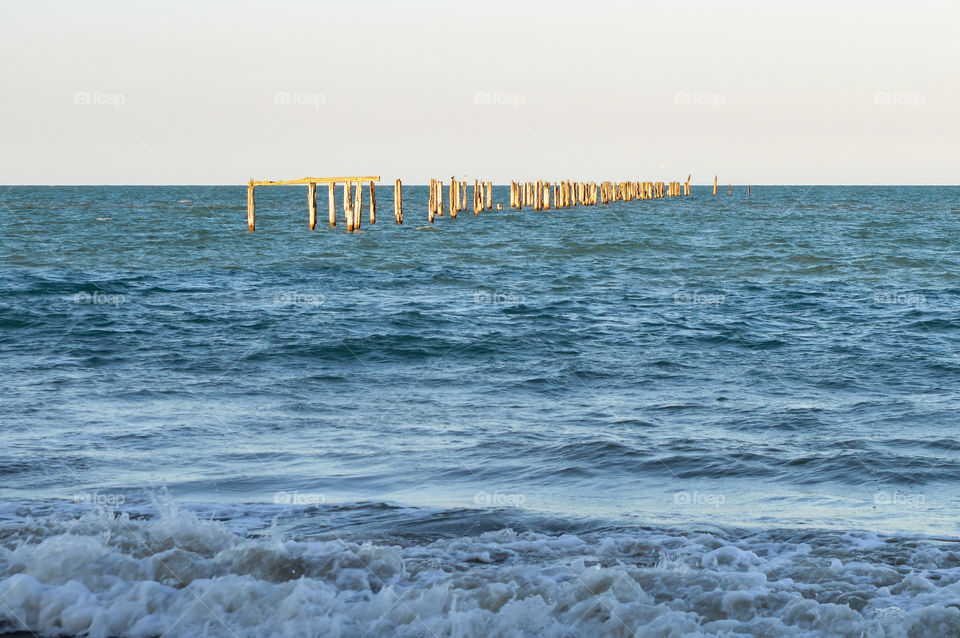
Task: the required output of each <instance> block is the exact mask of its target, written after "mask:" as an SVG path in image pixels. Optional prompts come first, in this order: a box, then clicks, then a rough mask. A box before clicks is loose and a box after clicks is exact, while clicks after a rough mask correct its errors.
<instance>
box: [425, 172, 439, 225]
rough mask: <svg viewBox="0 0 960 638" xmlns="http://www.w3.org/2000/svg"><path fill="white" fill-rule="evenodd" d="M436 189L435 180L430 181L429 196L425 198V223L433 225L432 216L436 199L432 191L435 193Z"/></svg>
mask: <svg viewBox="0 0 960 638" xmlns="http://www.w3.org/2000/svg"><path fill="white" fill-rule="evenodd" d="M436 188H437V180H435V179H431V180H430V194H429V195H428V196H427V221H428V222H430V223H431V224H432V223H433V214H434V210H435V207H434V201H435V200H434V198H435V197H436V195H435V194H434V191H436Z"/></svg>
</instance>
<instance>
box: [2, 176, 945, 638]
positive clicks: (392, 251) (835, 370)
mask: <svg viewBox="0 0 960 638" xmlns="http://www.w3.org/2000/svg"><path fill="white" fill-rule="evenodd" d="M377 195H378V197H377V200H378V210H377V219H376V223H375V224H370V223H369V222H368V218H367V212H366V211H367V203H366V202H364V218H363V224H362V226H361V229H360V230H359V231H358V232H354V233H347V232H346V228H345V223H344V218H343V212H342V201H341V198H342V191H340V190H339V189H338V191H337V199H338V201H337V202H336V204H337V214H338V218H337V225H336V227H334V228H331V227H330V226H329V225H328V223H327V199H326V198H327V189H326V188H320V189H318V216H319V220H318V223H317V227H316V229H315V230H313V231H311V230H309V229H308V226H307V202H306V188H305V187H302V186H289V187H280V186H277V187H270V188H259V189H257V194H256V197H257V230H256V232H249V231H248V230H247V223H246V187H245V186H36V187H33V186H13V187H0V380H2V387H0V634H3V633H6V634H10V635H18V636H20V635H22V636H27V635H36V636H43V637H47V636H92V637H99V638H108V637H119V636H131V637H143V638H147V637H158V636H164V637H175V636H184V637H197V636H210V637H224V638H247V637H260V636H271V637H281V636H282V637H287V636H289V637H301V636H317V637H320V636H338V637H344V638H346V637H355V638H365V637H375V636H399V637H421V636H425V637H441V636H442V637H448V636H449V637H473V636H476V637H487V636H507V637H515V638H519V637H527V636H531V637H533V636H538V637H539V636H544V637H556V638H560V637H578V636H617V637H621V636H622V637H626V636H645V637H646V636H661V637H664V638H668V637H669V638H674V637H681V636H725V637H747V636H769V637H774V636H849V637H856V638H860V637H866V636H869V637H877V638H912V637H923V636H957V635H960V515H958V507H960V440H958V426H960V187H955V186H951V187H938V186H851V187H843V186H763V185H754V186H752V188H751V191H750V193H749V195H748V193H747V187H746V186H745V185H734V186H733V194H732V195H730V194H728V192H727V189H726V188H721V189H720V192H719V194H717V195H715V196H714V195H713V194H712V187H707V186H694V187H693V192H692V195H691V196H690V197H674V198H665V199H656V200H643V201H630V202H622V201H618V202H614V203H610V204H607V205H600V206H589V207H572V208H565V209H560V210H557V209H555V208H554V209H551V210H543V211H535V210H532V209H529V208H525V209H523V210H519V211H518V210H512V209H510V208H509V206H508V205H507V204H508V202H509V194H508V189H507V187H505V186H496V187H494V189H493V201H494V202H495V203H496V202H499V203H502V204H503V208H504V210H502V211H498V210H497V209H496V206H494V207H493V208H492V209H490V210H483V211H482V212H480V213H479V214H478V215H475V214H474V212H473V210H472V207H470V208H468V209H467V210H465V211H461V212H460V213H459V215H458V216H457V218H456V219H452V218H451V217H450V215H449V213H445V214H444V216H442V217H438V218H437V219H436V220H435V221H434V223H432V224H430V223H428V221H427V188H426V187H425V186H412V187H405V189H404V198H403V199H404V201H403V211H404V219H403V224H402V225H398V224H397V223H396V222H395V221H394V219H393V185H392V184H388V185H384V186H379V187H378V190H377ZM366 196H367V193H364V200H366Z"/></svg>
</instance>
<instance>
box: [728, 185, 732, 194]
mask: <svg viewBox="0 0 960 638" xmlns="http://www.w3.org/2000/svg"><path fill="white" fill-rule="evenodd" d="M729 194H730V195H733V184H730V193H729Z"/></svg>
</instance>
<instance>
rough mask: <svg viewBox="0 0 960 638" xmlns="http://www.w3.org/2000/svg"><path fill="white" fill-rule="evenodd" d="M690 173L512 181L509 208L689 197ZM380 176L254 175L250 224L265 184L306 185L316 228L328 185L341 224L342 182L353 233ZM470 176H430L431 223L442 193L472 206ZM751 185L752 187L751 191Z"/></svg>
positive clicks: (333, 214) (485, 202)
mask: <svg viewBox="0 0 960 638" xmlns="http://www.w3.org/2000/svg"><path fill="white" fill-rule="evenodd" d="M690 179H691V176H690V175H687V179H686V181H683V182H681V181H679V180H677V181H670V182H659V181H658V182H654V181H627V182H617V181H603V182H584V181H574V180H561V181H556V182H553V181H547V180H543V179H538V180H533V181H513V180H511V181H510V184H509V203H508V206H509V207H510V208H512V209H514V210H523V209H524V208H532V209H533V210H535V211H545V210H552V209H557V210H559V209H563V208H571V207H574V206H597V205H606V204H610V203H613V202H617V201H623V202H630V201H634V200H647V199H660V198H664V197H689V196H690V195H691V194H692V189H691V186H690ZM379 181H380V178H379V177H369V176H359V177H303V178H300V179H291V180H280V181H266V180H264V181H258V180H254V179H252V178H251V179H250V180H249V181H248V182H247V228H248V230H250V231H253V230H255V228H256V198H255V189H256V188H257V187H260V186H281V185H284V186H285V185H295V184H306V185H307V225H308V227H309V229H310V230H315V229H316V224H317V184H326V185H327V207H328V215H329V218H328V221H329V224H330V226H331V227H336V225H337V209H336V207H337V202H336V187H337V184H339V183H342V184H343V213H344V221H345V222H346V227H347V231H348V232H353V231H355V230H359V229H360V227H361V225H362V220H361V217H362V211H363V189H364V186H365V185H366V186H367V188H369V198H370V199H369V200H368V210H369V223H370V224H371V225H372V224H375V223H376V221H377V191H376V184H377V182H379ZM717 185H718V177H717V176H714V178H713V194H714V195H716V194H717ZM469 186H470V185H469V183H468V181H467V180H457V178H456V177H455V176H454V177H451V178H450V182H449V187H448V186H447V184H446V183H445V182H444V181H441V180H437V179H431V180H430V184H429V195H428V198H427V221H428V222H429V223H431V224H432V223H434V220H435V219H436V218H437V217H443V208H444V201H443V199H444V198H443V191H444V190H445V189H447V188H448V198H447V207H448V211H449V214H450V218H451V219H456V218H457V213H458V212H459V211H462V210H466V208H467V201H468V200H467V197H468V191H470V190H471V189H470V188H469ZM729 193H730V194H733V185H732V184H731V185H730V186H729ZM470 194H472V198H471V199H472V203H473V214H474V216H478V215H479V214H480V212H481V211H484V210H492V209H493V207H494V201H493V182H490V181H483V180H480V179H477V178H474V180H473V188H472V193H470ZM749 194H750V186H747V195H749ZM496 209H497V210H498V211H502V210H503V203H501V202H496ZM393 216H394V219H395V221H396V222H397V224H398V225H399V224H403V185H402V183H401V181H400V180H399V179H397V180H396V181H395V182H394V187H393Z"/></svg>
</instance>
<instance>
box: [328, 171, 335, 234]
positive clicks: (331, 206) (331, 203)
mask: <svg viewBox="0 0 960 638" xmlns="http://www.w3.org/2000/svg"><path fill="white" fill-rule="evenodd" d="M336 188H337V185H336V184H335V183H334V182H330V183H329V184H327V210H328V215H329V217H330V219H329V221H330V228H333V227H334V226H336V225H337V192H336Z"/></svg>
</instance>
